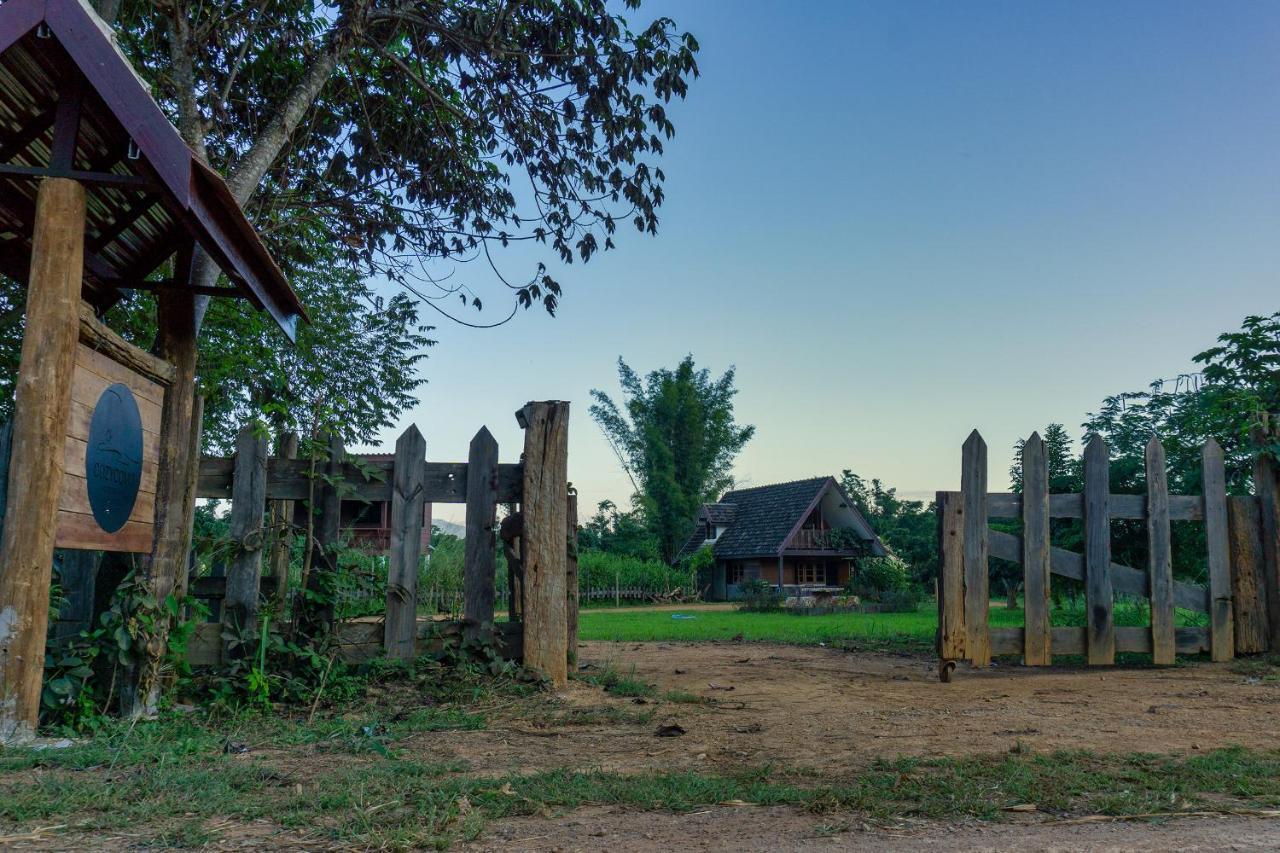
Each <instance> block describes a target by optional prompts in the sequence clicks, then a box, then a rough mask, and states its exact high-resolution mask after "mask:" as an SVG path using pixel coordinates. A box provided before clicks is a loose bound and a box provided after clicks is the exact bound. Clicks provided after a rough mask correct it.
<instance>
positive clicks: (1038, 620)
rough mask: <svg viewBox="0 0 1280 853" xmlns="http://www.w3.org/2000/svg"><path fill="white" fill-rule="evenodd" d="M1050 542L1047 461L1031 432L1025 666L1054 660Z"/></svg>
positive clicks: (1026, 482)
mask: <svg viewBox="0 0 1280 853" xmlns="http://www.w3.org/2000/svg"><path fill="white" fill-rule="evenodd" d="M1049 541H1050V540H1049V460H1048V458H1047V457H1046V455H1045V452H1044V442H1043V441H1042V440H1041V439H1040V434H1039V433H1037V432H1033V433H1032V434H1031V438H1029V439H1027V441H1026V443H1025V444H1024V445H1022V572H1023V575H1022V577H1023V587H1022V588H1023V611H1024V618H1023V624H1024V625H1025V626H1026V631H1025V638H1024V641H1023V652H1022V662H1023V663H1025V664H1026V665H1027V666H1048V665H1049V664H1050V663H1052V662H1053V652H1052V642H1053V639H1052V638H1053V631H1052V629H1051V628H1050V621H1049V583H1050V581H1049Z"/></svg>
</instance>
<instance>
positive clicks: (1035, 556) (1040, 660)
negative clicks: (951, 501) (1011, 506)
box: [988, 433, 1053, 666]
mask: <svg viewBox="0 0 1280 853" xmlns="http://www.w3.org/2000/svg"><path fill="white" fill-rule="evenodd" d="M1021 503H1022V577H1023V581H1022V583H1023V609H1024V612H1025V615H1024V618H1023V624H1024V625H1025V626H1026V649H1025V650H1024V651H1023V662H1024V663H1025V664H1026V665H1027V666H1048V665H1049V664H1050V663H1052V654H1053V653H1052V648H1053V635H1052V631H1051V630H1050V621H1049V575H1050V559H1049V547H1050V542H1049V461H1048V459H1047V457H1046V456H1045V450H1044V442H1043V441H1041V439H1040V434H1039V433H1032V434H1031V437H1030V438H1029V439H1027V441H1026V443H1025V444H1023V445H1022V501H1021ZM988 547H990V546H989V545H988Z"/></svg>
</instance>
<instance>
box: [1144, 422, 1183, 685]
mask: <svg viewBox="0 0 1280 853" xmlns="http://www.w3.org/2000/svg"><path fill="white" fill-rule="evenodd" d="M1144 457H1145V463H1146V471H1147V564H1148V571H1149V573H1150V583H1151V661H1152V663H1154V664H1155V665H1156V666H1170V665H1172V664H1173V663H1174V658H1176V657H1177V651H1176V650H1175V647H1174V640H1173V628H1174V611H1173V545H1172V544H1171V542H1170V539H1169V474H1168V471H1167V470H1166V467H1165V455H1164V445H1163V444H1161V443H1160V439H1158V438H1156V437H1155V436H1154V435H1153V436H1151V440H1150V441H1148V442H1147V448H1146V453H1145V454H1144Z"/></svg>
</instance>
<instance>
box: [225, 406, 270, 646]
mask: <svg viewBox="0 0 1280 853" xmlns="http://www.w3.org/2000/svg"><path fill="white" fill-rule="evenodd" d="M266 483H267V442H266V439H265V438H263V437H262V436H261V435H259V434H258V431H257V430H256V429H255V428H254V427H253V426H252V425H250V426H246V427H243V428H241V430H240V433H239V435H237V436H236V474H235V489H234V490H233V491H232V498H231V517H230V519H228V535H229V536H230V537H231V547H232V553H231V562H230V565H228V567H227V592H226V595H225V596H224V597H223V600H222V624H223V626H224V627H226V628H228V629H230V630H229V631H227V632H226V633H227V634H228V635H229V636H231V637H235V638H238V639H239V641H247V640H249V639H250V638H252V637H253V636H254V635H255V634H256V633H257V630H258V581H259V579H260V578H261V575H262V546H263V544H264V543H263V535H262V534H263V531H262V519H263V514H264V513H265V512H266V509H267V499H266ZM227 643H228V645H229V646H230V645H236V644H237V640H236V639H232V640H228V641H227Z"/></svg>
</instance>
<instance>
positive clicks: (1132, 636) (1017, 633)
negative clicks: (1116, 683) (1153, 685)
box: [991, 625, 1209, 655]
mask: <svg viewBox="0 0 1280 853" xmlns="http://www.w3.org/2000/svg"><path fill="white" fill-rule="evenodd" d="M1023 634H1024V631H1023V629H1022V628H993V629H992V630H991V651H992V654H996V655H1017V654H1020V653H1021V652H1022V646H1023ZM1087 634H1088V629H1087V628H1076V627H1058V628H1054V629H1053V650H1054V652H1055V653H1056V654H1059V655H1083V654H1085V653H1086V645H1087ZM1174 647H1175V649H1176V651H1177V653H1178V654H1180V655H1197V654H1201V653H1203V652H1207V651H1209V629H1208V628H1194V627H1188V628H1176V629H1175V630H1174ZM1116 651H1118V652H1123V653H1126V654H1151V631H1150V629H1148V628H1144V627H1140V626H1131V625H1129V626H1126V625H1122V626H1119V627H1117V628H1116Z"/></svg>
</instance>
